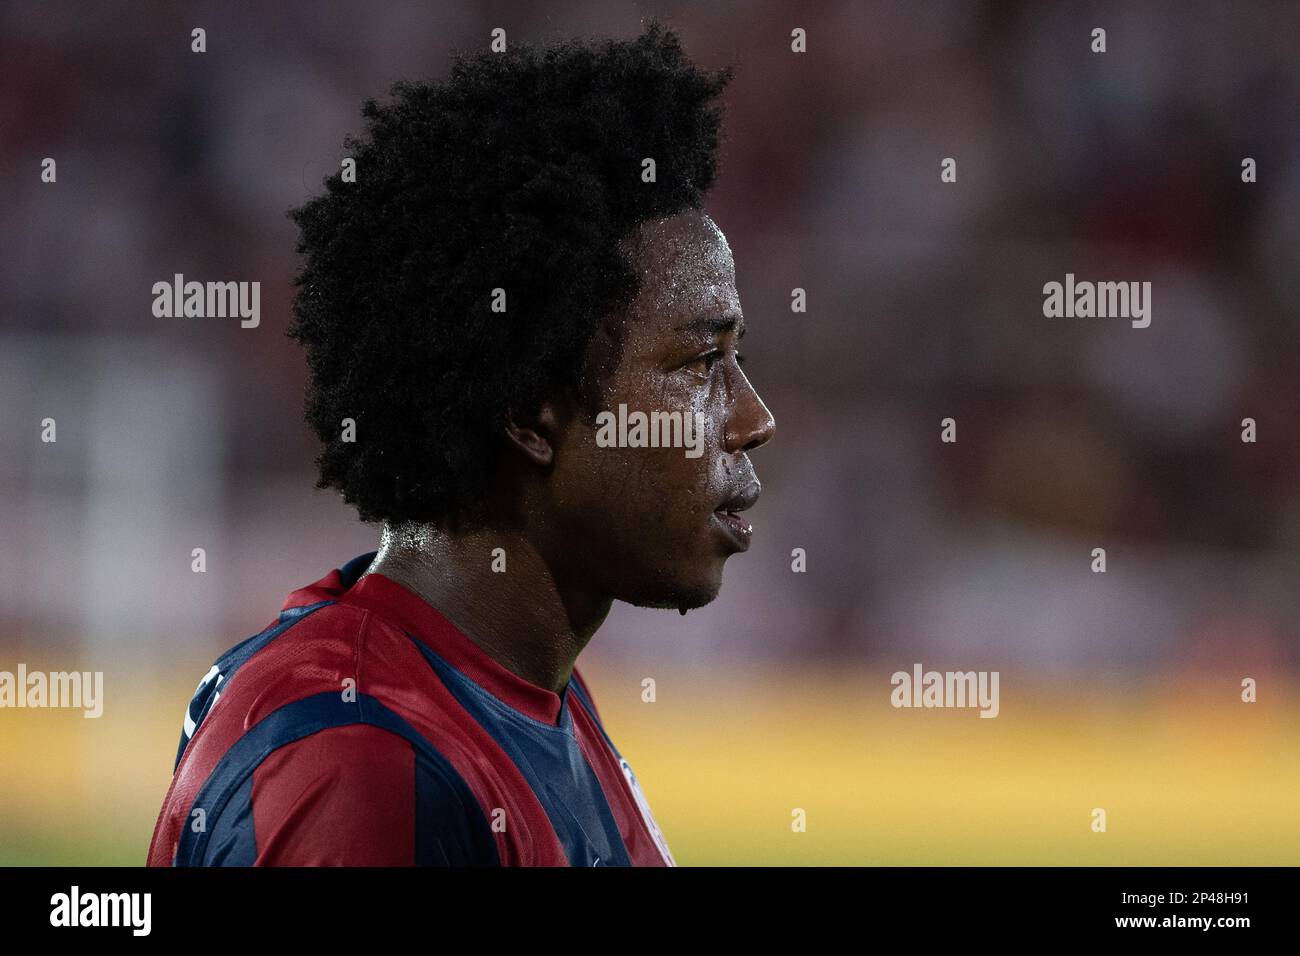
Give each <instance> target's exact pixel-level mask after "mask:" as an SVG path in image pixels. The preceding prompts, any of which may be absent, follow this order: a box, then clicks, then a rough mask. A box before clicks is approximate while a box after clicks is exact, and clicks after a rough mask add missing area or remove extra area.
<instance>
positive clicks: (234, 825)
mask: <svg viewBox="0 0 1300 956" xmlns="http://www.w3.org/2000/svg"><path fill="white" fill-rule="evenodd" d="M304 719H305V720H306V722H305V723H301V722H298V721H295V722H294V723H292V724H286V725H285V726H284V730H285V731H287V734H286V736H291V737H293V738H294V739H291V740H289V741H288V742H287V743H283V744H281V745H279V746H275V744H276V743H277V741H275V740H265V739H263V740H258V741H257V742H256V744H255V745H254V746H252V747H251V748H238V749H247V753H246V754H240V755H239V756H237V757H236V759H234V760H233V761H229V762H225V763H224V764H223V765H222V766H220V767H218V768H217V770H216V771H215V772H214V773H213V775H212V776H211V777H210V778H209V779H208V781H207V783H206V784H205V786H204V788H203V790H202V791H201V792H200V794H199V796H198V798H197V799H196V800H195V806H196V807H200V808H205V805H208V806H206V811H207V812H208V813H209V814H210V817H209V821H208V827H207V830H208V832H207V834H206V835H202V834H195V835H194V838H192V839H187V838H185V837H183V838H182V840H181V844H180V848H179V849H180V853H179V855H178V859H179V861H180V862H182V863H183V864H184V863H188V864H191V865H203V866H222V865H257V866H413V865H444V866H446V865H472V864H492V863H495V862H496V846H495V843H494V840H493V837H492V834H491V830H490V828H489V826H488V824H487V821H486V819H485V818H484V817H483V813H482V810H481V809H480V808H479V806H478V803H477V802H476V801H475V799H474V797H473V794H472V793H471V792H470V791H469V788H468V787H467V786H466V785H465V783H464V781H463V780H462V779H461V778H460V777H459V775H458V774H456V772H455V771H454V770H453V769H451V767H450V766H449V765H448V764H447V763H446V762H445V761H444V760H441V759H440V756H439V755H438V754H437V753H436V751H432V750H431V748H428V747H427V746H421V745H420V743H419V742H418V741H416V740H413V739H411V738H408V737H406V736H404V735H402V734H401V733H399V732H397V731H395V730H393V729H390V728H385V727H382V726H378V725H376V724H372V723H342V724H335V725H332V726H328V727H324V728H322V729H313V728H314V727H315V722H314V720H313V719H312V718H310V717H305V718H304ZM256 730H257V729H256V728H254V732H256ZM302 731H309V732H308V733H306V734H304V735H302V736H298V734H299V733H300V732H302ZM268 746H270V747H274V749H270V750H268V749H267V748H268ZM245 758H247V759H245Z"/></svg>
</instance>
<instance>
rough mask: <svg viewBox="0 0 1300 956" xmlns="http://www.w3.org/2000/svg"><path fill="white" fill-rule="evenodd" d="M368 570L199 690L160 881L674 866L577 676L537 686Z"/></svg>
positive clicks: (162, 844)
mask: <svg viewBox="0 0 1300 956" xmlns="http://www.w3.org/2000/svg"><path fill="white" fill-rule="evenodd" d="M373 558H374V553H373V552H372V553H370V554H365V555H362V556H360V557H358V558H355V559H353V560H352V561H350V562H348V563H347V564H346V565H344V566H343V567H342V568H339V569H336V570H334V571H331V572H330V573H329V574H328V575H326V576H325V577H324V578H322V579H321V580H319V581H317V582H316V583H315V584H312V585H309V586H307V587H304V588H300V589H298V590H296V591H294V592H293V593H292V594H290V595H289V598H288V599H287V600H286V601H285V604H284V608H283V610H281V611H280V614H279V616H278V618H277V619H276V620H275V621H274V622H273V623H272V624H271V625H270V626H269V627H267V628H266V629H265V630H264V631H262V632H261V633H260V634H256V635H254V636H253V637H250V638H249V639H248V640H246V641H243V642H242V643H240V644H237V645H236V646H234V647H232V648H231V649H230V650H229V651H227V652H226V653H225V654H223V655H222V656H221V657H220V658H218V660H217V661H216V663H215V664H213V666H212V668H211V669H210V670H209V671H208V673H207V674H206V675H205V676H204V678H203V680H202V681H200V683H199V686H198V689H197V691H196V693H195V695H194V699H193V700H192V701H191V702H190V705H189V708H188V710H187V711H186V714H185V726H184V730H183V731H182V734H181V741H180V747H179V749H178V752H177V755H176V767H175V772H174V774H173V777H172V783H171V787H170V789H169V790H168V792H167V798H166V800H165V801H164V803H163V807H162V811H161V813H160V814H159V816H158V822H157V824H156V826H155V827H154V834H153V841H152V843H151V844H150V847H149V859H148V863H149V865H150V866H169V865H170V866H329V865H341V866H420V865H432V866H472V865H485V866H496V865H502V866H620V865H622V866H628V865H633V866H672V865H674V862H673V858H672V855H671V853H670V852H669V850H668V847H667V844H666V843H665V841H664V838H663V834H662V833H661V832H660V831H659V828H658V826H657V825H656V823H655V820H654V816H653V814H652V813H651V812H650V808H649V806H648V805H647V803H646V801H645V797H644V795H643V794H642V792H641V789H640V787H639V786H638V784H637V780H636V776H635V774H633V773H632V768H631V767H630V766H629V765H628V762H627V761H626V760H624V759H623V757H622V755H621V754H620V753H619V752H618V749H617V748H616V747H615V746H614V744H613V741H611V740H610V739H609V736H608V735H607V734H606V733H605V729H604V727H603V725H602V724H601V720H600V714H599V713H598V712H597V710H596V706H595V703H594V702H593V701H592V697H591V693H590V691H589V690H588V688H587V685H586V683H585V681H584V680H583V679H582V676H581V675H580V674H579V673H578V670H577V668H574V671H573V676H572V678H571V679H570V681H569V683H568V684H567V685H566V687H565V688H564V690H563V692H562V693H559V694H556V693H554V692H552V691H550V690H547V689H545V688H542V687H539V686H537V685H535V684H533V683H531V682H529V681H527V680H525V679H524V678H522V677H520V676H518V675H517V674H515V673H513V672H512V671H510V670H508V669H507V668H505V667H504V666H502V665H501V664H499V663H497V662H496V661H495V660H493V659H492V658H491V657H490V656H489V655H488V654H487V653H486V652H484V651H483V650H482V649H481V648H480V647H479V646H478V645H476V644H475V643H474V642H473V641H471V640H470V639H469V638H468V637H466V636H465V635H464V634H463V633H461V632H460V631H459V630H458V629H457V628H456V627H455V625H453V624H452V623H451V621H449V620H448V619H447V618H446V617H444V616H443V615H442V614H440V613H439V612H438V611H437V610H436V609H435V608H433V607H432V606H431V605H430V604H428V602H426V601H425V600H423V599H422V598H420V597H419V596H418V595H416V594H415V593H413V592H412V591H410V590H408V589H407V588H405V587H403V586H402V585H400V584H398V583H396V582H395V581H392V580H391V579H389V578H387V577H385V576H384V575H382V574H368V575H365V576H364V577H362V576H361V575H362V574H363V573H364V572H365V569H366V568H367V567H369V565H370V563H371V561H372V559H373ZM358 579H359V580H358Z"/></svg>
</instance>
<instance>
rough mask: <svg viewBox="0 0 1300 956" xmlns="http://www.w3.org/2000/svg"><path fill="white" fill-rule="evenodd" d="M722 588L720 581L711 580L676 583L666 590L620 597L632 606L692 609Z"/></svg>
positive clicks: (679, 609) (705, 602)
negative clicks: (698, 582) (685, 583)
mask: <svg viewBox="0 0 1300 956" xmlns="http://www.w3.org/2000/svg"><path fill="white" fill-rule="evenodd" d="M721 589H722V581H721V580H720V579H719V580H717V581H712V582H708V583H703V582H702V583H700V584H695V585H690V584H687V585H678V586H676V587H673V588H671V589H668V590H660V591H655V592H646V593H641V594H633V595H628V596H626V597H620V598H619V600H621V601H625V602H626V603H628V604H631V605H633V606H634V607H655V608H668V609H671V610H674V611H681V612H682V613H683V614H685V613H686V612H687V611H693V610H695V609H696V608H700V607H704V605H706V604H708V603H710V602H712V601H713V600H714V599H715V598H716V597H717V596H718V592H719V591H720V590H721Z"/></svg>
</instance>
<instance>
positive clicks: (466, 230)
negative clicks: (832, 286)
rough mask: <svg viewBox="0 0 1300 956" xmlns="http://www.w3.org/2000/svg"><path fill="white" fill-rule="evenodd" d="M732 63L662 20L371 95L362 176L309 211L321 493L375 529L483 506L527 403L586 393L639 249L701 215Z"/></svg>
mask: <svg viewBox="0 0 1300 956" xmlns="http://www.w3.org/2000/svg"><path fill="white" fill-rule="evenodd" d="M731 76H732V69H731V67H725V68H723V69H722V70H720V71H718V72H717V73H716V74H712V75H709V74H705V73H702V72H701V71H699V70H698V69H697V68H696V67H694V66H693V65H692V64H691V63H690V62H689V61H688V60H687V59H686V58H685V57H684V55H683V53H682V50H681V46H680V44H679V41H678V39H677V37H676V35H675V34H673V33H672V32H671V31H669V30H666V29H664V28H663V27H661V26H660V24H659V23H657V22H654V21H652V22H651V23H650V25H649V27H648V28H647V29H646V31H645V32H644V33H643V34H642V35H641V36H640V37H638V38H636V39H635V40H631V41H615V40H602V41H590V42H586V41H579V40H569V41H565V42H562V43H560V44H558V45H554V46H549V47H545V48H537V47H534V46H528V45H518V46H513V47H512V48H511V49H510V50H509V51H508V52H502V53H489V52H480V53H475V54H470V55H466V54H462V55H460V56H458V57H457V58H456V59H455V62H454V64H453V66H452V68H451V71H450V74H449V77H448V79H447V80H446V81H445V82H433V83H424V82H407V81H399V82H398V83H396V84H395V85H394V86H393V87H392V95H393V101H392V102H391V103H390V104H388V105H379V104H377V103H376V102H375V100H374V99H368V100H366V101H365V103H364V104H363V107H362V115H363V117H364V118H365V124H366V133H365V134H364V135H363V136H361V137H359V138H354V137H351V136H349V137H347V138H346V139H345V140H344V147H345V150H346V151H347V155H349V156H351V157H352V158H353V159H355V161H356V176H355V182H344V181H343V178H342V176H341V173H339V174H335V175H333V176H331V177H329V178H328V179H326V180H325V187H326V191H325V193H324V194H322V195H320V196H317V197H315V198H313V199H310V200H309V201H307V202H306V203H305V204H303V205H302V206H299V207H297V208H295V209H292V210H290V212H289V215H290V217H291V218H292V219H293V220H294V222H295V223H297V225H298V227H299V231H300V238H299V242H298V246H297V249H298V252H299V253H300V254H301V256H302V257H303V261H302V268H301V270H300V272H299V274H298V276H297V277H296V279H295V282H294V285H295V296H294V321H293V324H292V326H291V328H290V329H289V332H288V335H289V336H290V337H291V338H293V339H295V340H297V341H299V342H300V343H302V345H303V346H304V347H305V350H306V356H307V364H308V367H309V370H310V376H309V382H308V387H307V408H306V419H307V422H308V424H309V425H310V426H311V428H312V429H313V431H314V432H315V433H316V435H317V436H318V438H319V439H320V440H321V441H322V442H323V443H324V448H323V450H322V451H321V454H320V455H319V456H318V458H317V460H316V463H317V465H318V467H319V473H320V474H319V480H318V481H317V486H318V487H320V488H328V487H333V488H336V489H338V490H339V491H340V492H341V493H342V495H343V498H344V500H345V501H347V502H348V503H349V504H352V505H354V506H355V507H356V508H357V511H358V513H359V515H360V517H361V520H363V521H368V522H370V521H386V522H392V523H398V524H400V523H404V522H422V523H425V522H427V523H432V524H434V525H437V526H440V527H446V528H455V527H457V526H459V525H461V524H464V523H472V522H474V521H475V520H477V519H479V518H481V517H482V510H483V504H484V496H485V493H486V490H487V489H488V488H489V487H490V486H491V484H492V479H493V477H494V475H495V472H496V469H497V467H498V465H499V460H498V457H497V456H499V455H500V454H501V452H502V447H503V442H502V441H501V434H502V427H503V425H504V423H505V421H506V417H507V416H508V414H510V413H511V412H514V413H518V414H531V413H532V412H534V411H535V410H536V408H537V407H538V405H539V404H540V403H541V402H542V401H543V400H544V399H546V398H548V397H552V396H555V395H558V394H560V393H563V394H566V395H570V396H573V397H574V398H575V399H578V400H579V401H583V400H584V399H583V391H584V378H583V369H584V356H585V354H586V350H587V346H588V343H589V341H590V340H591V338H592V335H593V334H594V332H595V330H596V328H597V325H598V323H600V322H601V321H602V320H604V319H605V318H606V317H609V316H615V315H619V314H621V313H622V311H623V310H624V309H626V307H627V306H628V305H629V304H630V303H631V302H632V300H633V299H634V298H635V296H636V294H637V292H638V289H639V280H638V276H637V274H636V272H635V270H634V269H633V268H632V267H631V264H630V263H629V262H628V261H627V259H626V257H625V255H624V254H623V253H622V252H621V251H620V245H619V244H620V241H621V240H622V239H623V238H625V237H627V236H628V235H629V234H630V233H631V232H632V230H633V229H634V228H635V227H636V226H637V225H639V224H640V223H642V222H645V221H648V220H652V219H659V218H663V217H666V216H672V215H675V214H677V213H680V212H682V211H685V210H688V209H698V208H700V204H701V202H702V197H703V195H704V193H705V192H707V191H708V189H709V188H710V186H711V185H712V183H713V180H714V177H715V174H716V159H715V153H716V151H717V147H718V142H719V131H720V126H721V115H720V114H721V110H720V108H718V107H717V106H715V105H712V101H713V100H714V99H715V98H716V97H717V96H718V95H719V94H720V93H721V92H722V90H723V88H724V87H725V85H726V84H727V83H728V82H729V80H730V79H731ZM647 157H650V158H653V159H654V161H655V167H656V181H655V182H643V180H642V161H643V159H645V158H647ZM495 289H502V290H504V291H505V294H506V309H505V311H493V309H492V302H493V296H494V291H493V290H495ZM344 419H351V420H352V421H353V422H355V434H354V435H349V436H347V437H348V438H350V439H352V440H344V437H345V432H344V429H343V425H344Z"/></svg>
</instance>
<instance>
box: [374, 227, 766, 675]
mask: <svg viewBox="0 0 1300 956" xmlns="http://www.w3.org/2000/svg"><path fill="white" fill-rule="evenodd" d="M624 252H625V254H626V255H627V256H628V261H629V262H630V263H631V264H632V265H633V267H634V268H635V269H636V270H637V272H638V273H639V274H640V277H641V288H640V291H639V293H638V295H637V297H636V299H635V300H634V301H633V303H632V304H631V306H630V307H629V309H628V310H627V313H626V314H625V315H622V316H619V317H617V318H613V319H611V320H610V322H609V324H608V325H607V326H605V327H602V328H601V329H599V330H598V331H597V333H596V335H595V336H593V340H592V344H591V346H590V348H589V350H588V355H587V367H588V368H589V369H599V370H601V375H600V376H599V378H598V377H597V376H596V375H595V374H594V373H593V374H592V375H591V380H592V381H596V380H600V381H602V382H603V389H602V390H601V392H600V395H599V401H598V402H597V404H598V405H599V409H607V410H610V411H614V410H616V409H617V408H618V405H619V403H625V404H626V405H627V406H628V409H629V410H642V411H645V412H647V413H649V412H651V411H655V410H658V411H681V412H682V413H684V414H686V415H691V416H693V415H694V414H695V413H696V412H699V413H701V414H702V415H703V420H704V453H703V454H702V455H701V456H700V457H698V458H689V457H687V456H686V455H685V454H684V449H682V448H621V447H600V446H599V445H598V444H597V442H596V431H597V425H596V422H595V419H594V417H593V416H592V415H591V414H590V410H589V409H584V408H583V407H581V406H580V403H579V402H578V401H576V400H574V399H554V400H551V401H547V402H544V403H543V404H542V406H541V408H540V409H539V410H538V412H537V413H536V414H535V415H533V416H530V417H529V418H527V419H526V420H520V418H519V417H517V416H514V417H512V419H511V421H510V423H509V424H508V425H507V427H506V428H505V430H504V431H505V434H504V436H503V441H504V442H506V444H507V447H508V449H509V453H508V454H507V456H506V458H507V462H506V466H505V467H504V468H503V469H502V474H501V475H500V476H499V478H500V480H499V481H498V482H497V485H496V486H495V487H494V488H493V489H490V490H489V492H488V494H489V500H490V501H491V503H492V511H493V515H494V517H493V519H492V521H491V522H490V523H489V524H488V526H486V527H481V528H477V529H474V530H469V531H465V532H462V533H459V534H455V535H453V534H449V533H447V532H445V531H443V530H441V529H438V528H435V527H433V526H429V525H412V524H406V525H389V526H386V527H385V528H384V531H383V536H382V540H381V543H380V549H379V554H378V555H377V556H376V558H375V561H374V563H373V564H372V565H371V566H370V568H369V569H368V571H367V573H374V572H382V573H383V574H384V575H385V576H387V577H389V578H391V579H393V580H394V581H397V582H398V583H399V584H402V585H404V586H405V587H407V588H409V589H410V590H412V591H414V592H415V593H417V594H419V595H420V596H421V597H423V598H424V599H425V600H426V601H428V602H429V603H430V604H432V605H433V606H434V607H435V608H437V609H438V610H439V611H440V612H441V613H442V614H443V615H444V616H445V617H447V618H448V619H450V620H451V621H452V623H454V624H455V625H456V626H457V627H458V628H459V629H460V630H461V631H463V632H464V633H465V634H466V635H467V636H468V637H469V638H470V639H471V640H473V641H474V642H475V643H476V644H478V645H479V646H480V647H482V648H483V650H484V651H486V652H487V653H488V654H489V655H490V656H492V657H493V658H494V659H495V660H497V661H498V662H499V663H500V664H501V665H502V666H504V667H506V668H507V669H509V670H511V671H513V672H514V673H516V674H518V675H519V676H520V677H523V678H524V679H525V680H528V681H531V682H532V683H534V684H536V685H538V686H540V687H544V688H547V689H549V690H552V691H554V692H555V693H560V692H562V691H563V689H564V687H565V685H566V684H567V683H568V681H569V677H570V674H571V673H572V670H573V664H574V661H575V660H576V659H577V657H578V654H579V653H580V652H581V651H582V649H583V647H585V646H586V644H587V641H588V640H590V639H591V636H592V635H593V634H594V633H595V632H596V630H597V629H598V628H599V627H600V625H601V624H602V623H603V622H604V620H605V617H606V615H607V614H608V613H609V609H610V606H611V605H612V603H613V602H614V600H615V599H617V600H621V601H627V602H628V603H630V604H635V605H639V606H642V607H667V608H680V609H682V612H683V613H685V609H686V608H695V607H702V606H703V605H705V604H707V603H709V602H710V601H712V600H713V599H714V598H715V597H717V594H718V590H719V588H720V587H721V584H722V566H723V564H724V563H725V562H726V560H727V558H728V557H729V556H730V555H731V554H734V553H736V552H737V551H740V550H743V549H744V548H746V547H748V537H749V535H748V533H747V532H746V531H745V528H746V523H745V520H744V519H738V520H735V521H730V522H729V521H728V519H726V518H724V517H721V516H720V515H718V514H715V512H716V511H718V510H719V509H721V510H723V511H726V510H732V511H735V510H737V509H739V508H744V507H748V505H749V504H752V503H753V500H754V499H755V498H756V497H757V494H758V490H759V489H758V478H757V476H756V475H755V473H754V468H753V465H752V464H751V463H750V459H749V454H748V452H749V451H751V450H752V449H754V448H757V447H758V446H759V445H762V444H763V443H765V442H766V441H768V439H770V438H771V437H772V434H773V431H774V430H775V428H776V423H775V422H774V420H773V418H772V415H771V413H770V412H769V411H768V409H767V406H766V405H764V404H763V401H762V399H760V398H759V396H758V393H757V392H756V391H755V390H754V387H753V386H752V385H751V384H750V382H749V379H748V378H746V377H745V373H744V372H743V371H742V370H741V367H740V365H739V364H738V362H737V351H736V350H737V346H738V343H739V339H740V336H741V334H743V330H744V318H743V316H742V313H741V309H740V297H739V295H738V294H737V292H736V270H735V263H734V261H733V260H732V256H731V249H730V247H729V246H728V245H727V240H726V237H725V236H723V234H722V231H721V230H720V229H719V228H718V227H717V225H716V224H715V223H714V222H713V220H712V219H710V218H709V217H708V216H707V215H706V214H705V213H703V212H702V211H699V210H691V211H688V212H685V213H681V214H679V215H676V216H670V217H668V218H665V219H660V220H655V221H651V222H647V223H643V224H641V226H640V227H638V229H637V230H636V231H635V232H634V233H633V234H632V235H631V236H629V238H628V240H627V241H626V243H625V245H624ZM737 498H743V499H745V500H744V501H743V502H741V503H736V501H735V500H734V499H737ZM728 502H731V503H732V504H731V506H730V507H728ZM728 524H731V525H732V527H733V528H735V529H736V530H728V527H727V525H728ZM496 548H501V549H504V552H505V560H506V570H505V572H504V573H502V572H495V571H493V569H492V565H493V551H494V549H496Z"/></svg>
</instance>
